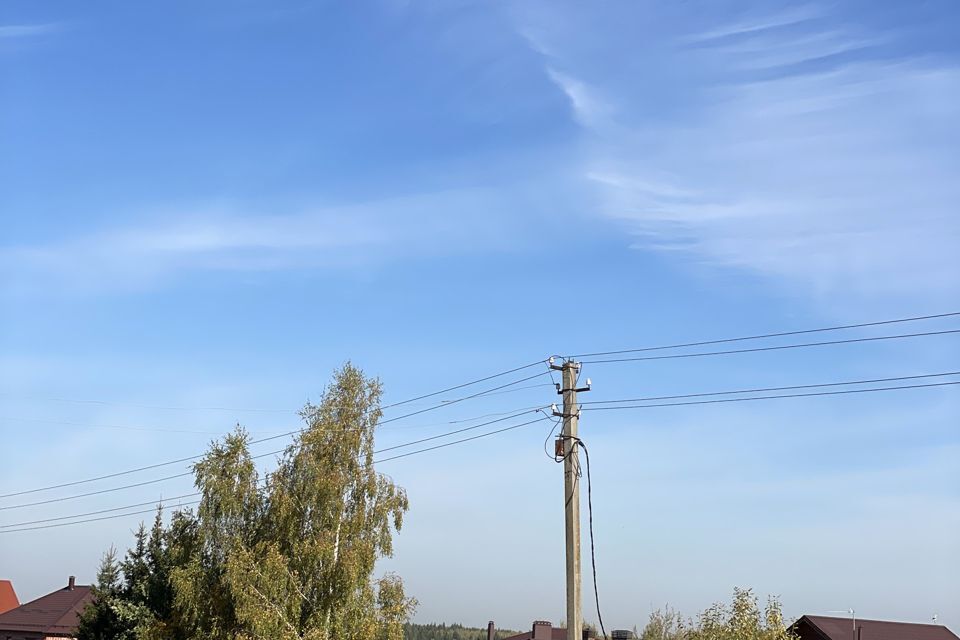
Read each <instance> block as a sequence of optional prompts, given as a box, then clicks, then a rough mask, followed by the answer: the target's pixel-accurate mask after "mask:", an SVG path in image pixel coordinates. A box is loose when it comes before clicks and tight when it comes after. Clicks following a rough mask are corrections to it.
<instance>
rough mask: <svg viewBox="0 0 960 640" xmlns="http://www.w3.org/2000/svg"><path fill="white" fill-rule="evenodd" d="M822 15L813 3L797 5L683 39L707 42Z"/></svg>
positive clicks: (765, 29)
mask: <svg viewBox="0 0 960 640" xmlns="http://www.w3.org/2000/svg"><path fill="white" fill-rule="evenodd" d="M822 15H823V12H822V11H821V10H820V9H819V8H817V7H815V6H813V5H806V6H797V7H792V8H789V9H786V10H784V11H781V12H779V13H775V14H766V15H757V16H753V17H749V18H745V19H743V20H740V21H737V22H731V23H728V24H724V25H722V26H718V27H715V28H712V29H708V30H706V31H702V32H700V33H697V34H694V35H689V36H685V37H684V38H683V39H684V40H685V41H687V42H707V41H710V40H719V39H722V38H730V37H736V36H743V35H747V34H753V33H757V32H760V31H767V30H769V29H775V28H778V27H787V26H790V25H795V24H799V23H801V22H806V21H808V20H813V19H815V18H819V17H821V16H822Z"/></svg>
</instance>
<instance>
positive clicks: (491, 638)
mask: <svg viewBox="0 0 960 640" xmlns="http://www.w3.org/2000/svg"><path fill="white" fill-rule="evenodd" d="M496 637H497V631H496V628H495V627H494V626H493V620H491V621H490V622H488V623H487V640H496Z"/></svg>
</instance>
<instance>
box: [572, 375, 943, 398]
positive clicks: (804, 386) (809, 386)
mask: <svg viewBox="0 0 960 640" xmlns="http://www.w3.org/2000/svg"><path fill="white" fill-rule="evenodd" d="M957 375H960V371H947V372H945V373H925V374H921V375H915V376H897V377H895V378H873V379H872V380H848V381H846V382H823V383H820V384H797V385H791V386H785V387H758V388H753V389H736V390H731V391H710V392H706V393H684V394H681V395H673V396H647V397H646V398H625V399H622V400H592V401H587V402H581V403H580V404H581V405H584V404H619V403H624V402H652V401H654V400H677V399H680V398H703V397H707V396H726V395H735V394H739V393H766V392H769V391H790V390H794V389H814V388H817V387H842V386H846V385H851V384H876V383H879V382H900V381H903V380H918V379H922V378H941V377H945V376H957Z"/></svg>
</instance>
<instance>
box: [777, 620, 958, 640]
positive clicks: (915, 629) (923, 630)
mask: <svg viewBox="0 0 960 640" xmlns="http://www.w3.org/2000/svg"><path fill="white" fill-rule="evenodd" d="M804 621H806V623H807V624H809V625H810V626H811V627H812V628H813V630H814V632H816V633H817V634H818V635H819V636H821V640H960V639H958V638H957V636H956V635H954V634H953V632H951V631H950V629H947V628H946V627H944V626H943V625H938V624H915V623H912V622H887V621H885V620H861V619H860V618H857V627H858V628H859V629H860V635H859V639H857V638H856V636H855V635H854V631H853V619H852V618H835V617H832V616H803V617H802V618H800V619H799V620H797V621H796V622H795V623H794V624H793V628H798V627H802V626H803V622H804ZM798 630H799V629H798ZM801 637H805V636H804V635H803V634H802V633H801Z"/></svg>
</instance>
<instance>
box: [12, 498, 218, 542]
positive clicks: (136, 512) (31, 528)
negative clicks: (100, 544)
mask: <svg viewBox="0 0 960 640" xmlns="http://www.w3.org/2000/svg"><path fill="white" fill-rule="evenodd" d="M199 502H200V501H199V500H192V501H190V502H184V503H183V504H181V505H179V506H182V507H187V506H190V505H194V504H199ZM156 511H157V508H156V507H154V508H152V509H144V510H143V511H132V512H130V513H116V514H114V515H112V516H101V517H99V518H87V519H85V520H76V521H74V522H60V523H57V524H44V525H39V526H36V527H24V528H20V529H7V530H6V531H0V534H4V533H18V532H20V531H37V530H39V529H54V528H57V527H67V526H70V525H72V524H86V523H88V522H99V521H101V520H111V519H113V518H123V517H126V516H138V515H142V514H145V513H156Z"/></svg>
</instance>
